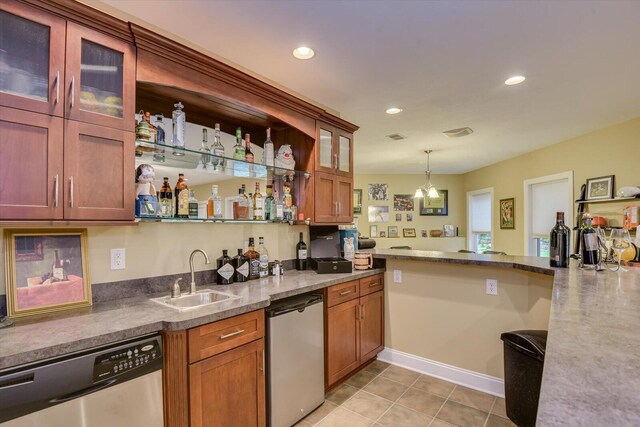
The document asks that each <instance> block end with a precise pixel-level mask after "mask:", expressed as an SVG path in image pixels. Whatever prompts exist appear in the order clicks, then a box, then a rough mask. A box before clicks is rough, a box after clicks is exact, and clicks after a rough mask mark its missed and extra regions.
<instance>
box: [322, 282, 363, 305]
mask: <svg viewBox="0 0 640 427" xmlns="http://www.w3.org/2000/svg"><path fill="white" fill-rule="evenodd" d="M359 289H360V283H359V282H358V281H357V280H352V281H351V282H346V283H340V284H339V285H334V286H331V287H330V288H329V289H328V290H327V307H333V306H334V305H336V304H340V303H343V302H345V301H350V300H352V299H354V298H358V297H359V296H360V293H359V292H360V291H359Z"/></svg>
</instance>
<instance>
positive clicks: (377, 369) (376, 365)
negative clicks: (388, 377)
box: [363, 360, 391, 375]
mask: <svg viewBox="0 0 640 427" xmlns="http://www.w3.org/2000/svg"><path fill="white" fill-rule="evenodd" d="M389 366H391V364H389V363H387V362H383V361H381V360H374V361H373V362H371V364H369V365H368V366H367V367H366V368H364V369H363V371H369V372H373V373H374V374H376V375H378V374H381V373H382V372H383V371H384V370H385V369H387V368H388V367H389Z"/></svg>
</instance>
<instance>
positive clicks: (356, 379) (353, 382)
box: [345, 369, 378, 388]
mask: <svg viewBox="0 0 640 427" xmlns="http://www.w3.org/2000/svg"><path fill="white" fill-rule="evenodd" d="M377 376H378V374H376V373H374V372H371V371H366V370H364V369H363V370H362V371H360V372H358V373H357V374H355V375H354V376H352V377H351V378H349V379H348V380H347V381H346V383H345V384H349V385H350V386H353V387H356V388H362V387H364V386H366V385H367V384H369V383H370V382H371V380H373V379H374V378H375V377H377Z"/></svg>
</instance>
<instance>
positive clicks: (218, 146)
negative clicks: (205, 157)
mask: <svg viewBox="0 0 640 427" xmlns="http://www.w3.org/2000/svg"><path fill="white" fill-rule="evenodd" d="M211 154H213V155H214V156H215V157H213V158H212V159H211V166H213V171H214V172H222V171H224V145H222V142H221V139H220V123H216V126H215V130H214V132H213V145H212V146H211Z"/></svg>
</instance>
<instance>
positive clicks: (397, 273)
mask: <svg viewBox="0 0 640 427" xmlns="http://www.w3.org/2000/svg"><path fill="white" fill-rule="evenodd" d="M393 283H402V270H393Z"/></svg>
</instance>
